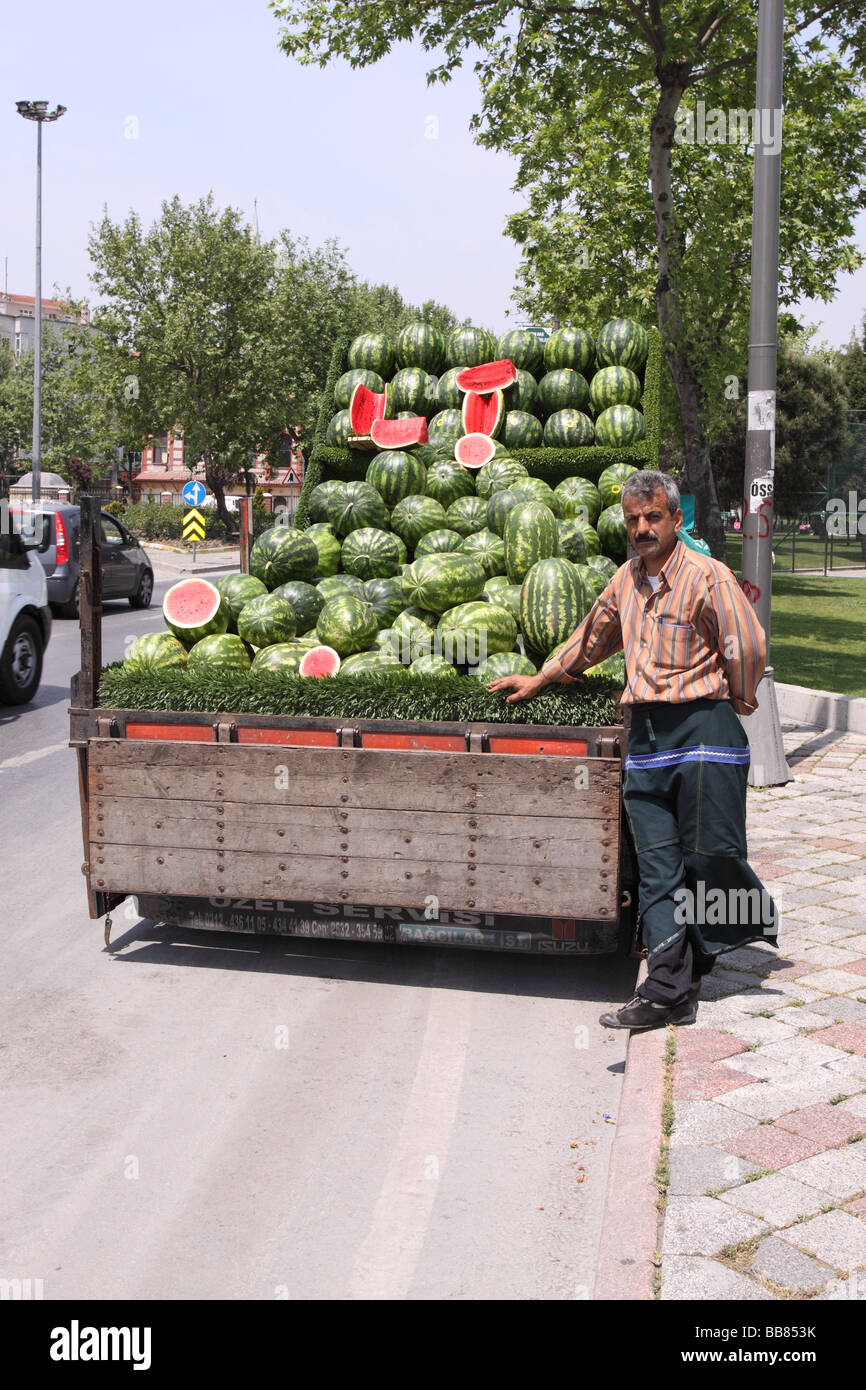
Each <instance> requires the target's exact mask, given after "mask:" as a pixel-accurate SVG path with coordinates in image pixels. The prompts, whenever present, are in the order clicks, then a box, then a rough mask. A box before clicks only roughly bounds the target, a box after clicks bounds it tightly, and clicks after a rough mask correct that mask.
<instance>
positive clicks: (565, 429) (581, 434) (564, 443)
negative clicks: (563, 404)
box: [544, 409, 595, 449]
mask: <svg viewBox="0 0 866 1390" xmlns="http://www.w3.org/2000/svg"><path fill="white" fill-rule="evenodd" d="M594 439H595V427H594V425H593V423H592V421H591V420H590V418H589V416H588V415H585V414H584V412H583V411H582V410H572V409H567V410H555V411H554V412H553V414H552V415H549V416H548V418H547V423H546V424H545V426H544V445H545V448H548V449H585V448H587V447H588V446H589V445H590V444H592V443H593V441H594Z"/></svg>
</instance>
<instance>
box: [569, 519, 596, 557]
mask: <svg viewBox="0 0 866 1390" xmlns="http://www.w3.org/2000/svg"><path fill="white" fill-rule="evenodd" d="M571 519H572V521H575V522H576V523H577V525H578V526H579V527H580V529H581V531H582V533H583V543H584V545H585V546H586V555H587V559H589V557H590V556H592V555H600V554H601V541H600V540H599V538H598V532H597V531H596V529H595V527H594V526H590V525H589V524H588V523H587V522H584V521H583V520H582V519H581V518H580V517H579V516H575V517H572V518H571Z"/></svg>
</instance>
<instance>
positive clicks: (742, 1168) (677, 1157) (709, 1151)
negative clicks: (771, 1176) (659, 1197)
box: [668, 1144, 760, 1197]
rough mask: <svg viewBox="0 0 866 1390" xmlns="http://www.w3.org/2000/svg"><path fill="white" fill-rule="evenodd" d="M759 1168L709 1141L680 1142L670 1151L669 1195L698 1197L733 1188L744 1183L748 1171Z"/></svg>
mask: <svg viewBox="0 0 866 1390" xmlns="http://www.w3.org/2000/svg"><path fill="white" fill-rule="evenodd" d="M759 1171H760V1170H759V1168H758V1165H757V1164H756V1163H750V1162H749V1161H748V1159H745V1158H737V1156H736V1155H735V1154H728V1153H725V1152H724V1150H723V1149H716V1148H713V1147H712V1146H711V1145H709V1144H681V1145H680V1146H679V1147H678V1148H672V1149H671V1150H670V1179H669V1182H668V1195H669V1196H674V1197H701V1196H703V1195H704V1193H706V1192H717V1191H719V1190H720V1189H722V1188H726V1187H735V1186H736V1185H737V1184H738V1183H741V1182H745V1180H746V1178H747V1177H748V1176H749V1174H750V1173H757V1172H759Z"/></svg>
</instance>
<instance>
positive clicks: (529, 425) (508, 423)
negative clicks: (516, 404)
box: [499, 410, 544, 449]
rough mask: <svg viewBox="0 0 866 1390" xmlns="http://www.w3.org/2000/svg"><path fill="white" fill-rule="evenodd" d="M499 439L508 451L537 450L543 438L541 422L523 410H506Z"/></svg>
mask: <svg viewBox="0 0 866 1390" xmlns="http://www.w3.org/2000/svg"><path fill="white" fill-rule="evenodd" d="M499 438H500V439H501V440H502V443H503V444H504V445H505V446H506V448H508V449H538V448H540V447H541V444H542V442H543V438H544V431H543V429H542V426H541V421H540V420H537V419H536V418H535V416H534V415H530V414H529V413H528V411H525V410H507V411H506V412H505V417H504V419H503V421H502V424H501V426H500V429H499Z"/></svg>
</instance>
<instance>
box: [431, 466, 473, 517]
mask: <svg viewBox="0 0 866 1390" xmlns="http://www.w3.org/2000/svg"><path fill="white" fill-rule="evenodd" d="M424 491H425V492H426V493H427V495H428V497H434V498H435V499H436V501H437V502H441V504H442V506H443V507H450V506H451V503H452V502H456V501H457V498H458V497H471V496H472V494H473V493H474V491H475V480H474V479H473V477H472V474H471V473H468V472H467V471H466V469H465V468H463V467H462V466H461V464H459V463H455V462H454V461H453V460H451V461H449V460H445V459H442V460H440V461H439V462H438V463H434V464H433V465H432V466H431V467H429V468H428V469H427V486H426V487H425V489H424Z"/></svg>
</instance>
